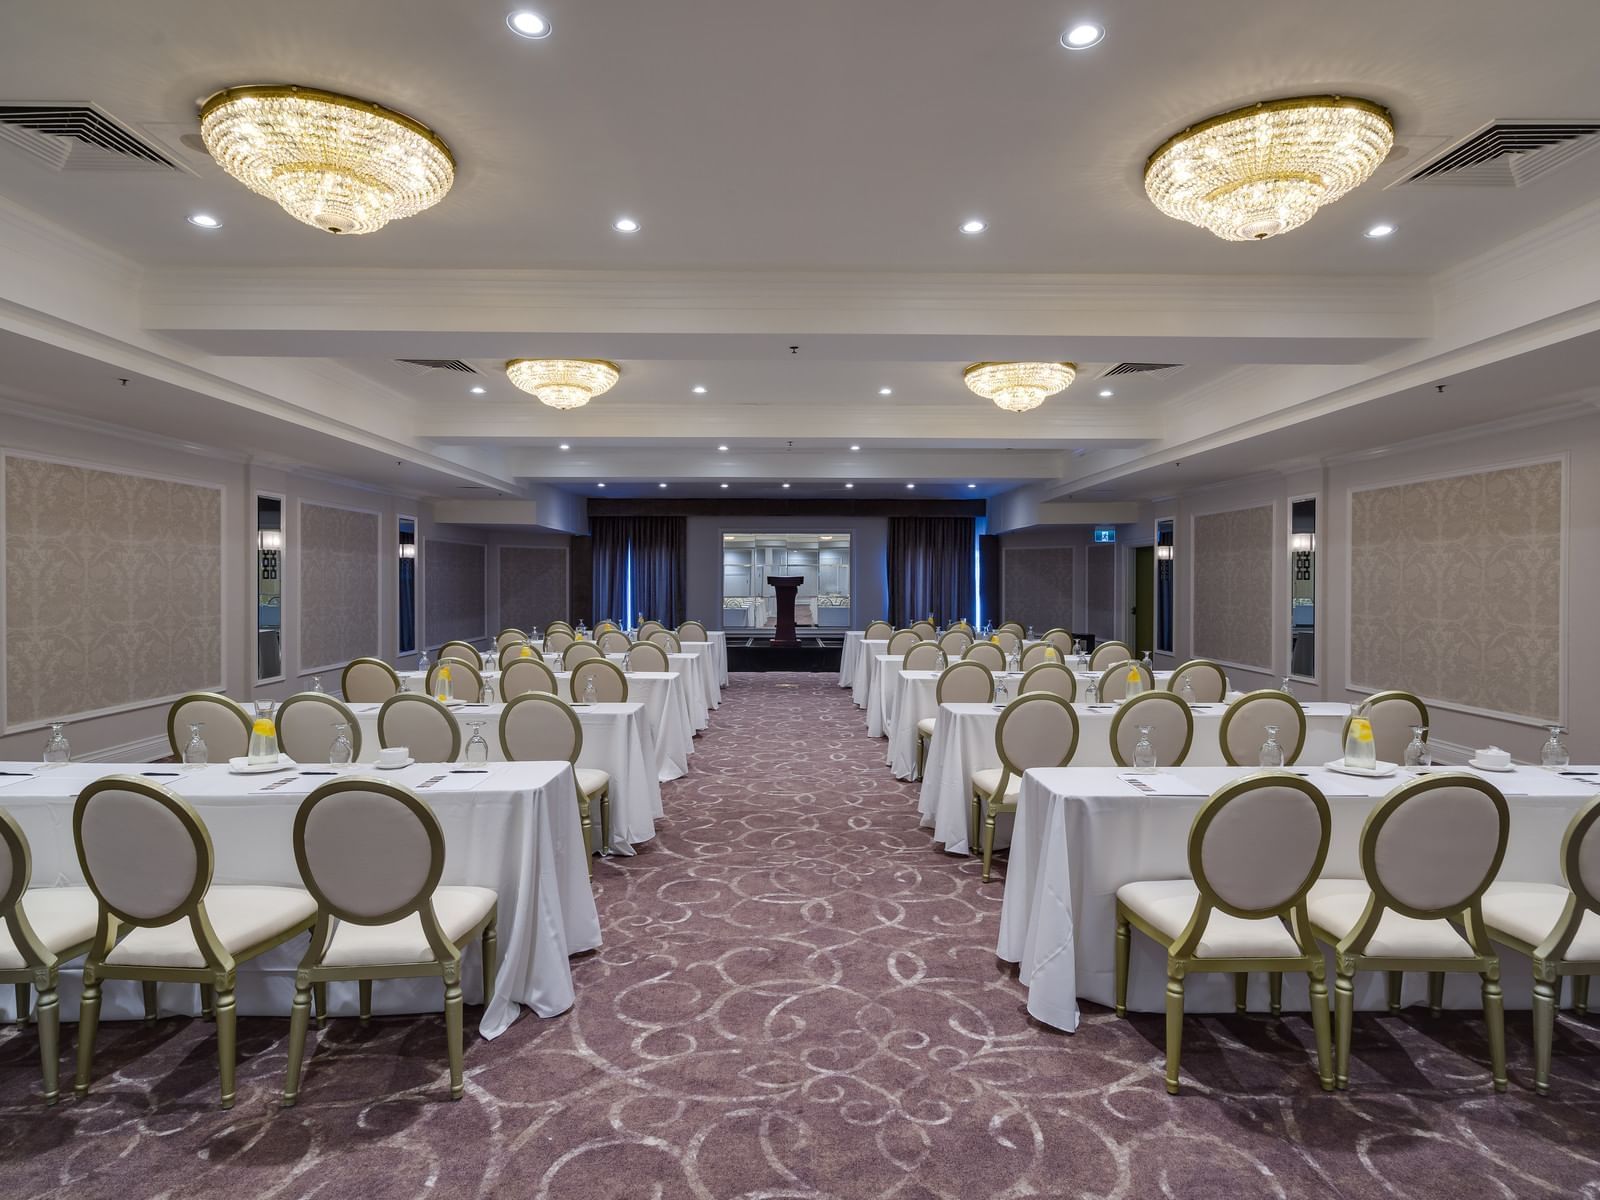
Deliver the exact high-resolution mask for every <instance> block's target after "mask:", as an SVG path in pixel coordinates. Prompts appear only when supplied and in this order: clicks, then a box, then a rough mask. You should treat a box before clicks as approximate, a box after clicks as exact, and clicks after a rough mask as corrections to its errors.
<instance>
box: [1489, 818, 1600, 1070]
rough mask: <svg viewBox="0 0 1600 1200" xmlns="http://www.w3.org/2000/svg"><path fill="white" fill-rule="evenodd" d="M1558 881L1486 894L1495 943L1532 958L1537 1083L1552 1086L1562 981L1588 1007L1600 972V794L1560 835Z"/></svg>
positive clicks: (1581, 1007) (1505, 886)
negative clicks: (1593, 982) (1552, 1055)
mask: <svg viewBox="0 0 1600 1200" xmlns="http://www.w3.org/2000/svg"><path fill="white" fill-rule="evenodd" d="M1561 877H1562V878H1563V879H1564V880H1566V885H1565V886H1562V885H1561V884H1558V883H1516V882H1511V881H1506V882H1497V883H1492V884H1490V885H1489V890H1488V891H1487V892H1485V893H1484V894H1483V922H1484V925H1485V926H1486V927H1487V928H1488V930H1489V937H1490V939H1491V940H1493V941H1496V942H1499V943H1500V944H1501V945H1503V946H1510V947H1511V948H1512V949H1513V950H1515V951H1517V952H1518V953H1519V954H1525V955H1527V956H1528V957H1529V958H1530V959H1532V960H1533V1086H1534V1090H1535V1091H1537V1092H1538V1093H1539V1094H1540V1095H1541V1096H1543V1095H1546V1094H1547V1093H1548V1092H1549V1091H1550V1052H1551V1043H1552V1042H1553V1041H1554V1039H1555V1022H1556V1009H1557V1008H1558V1007H1560V1004H1561V978H1562V976H1564V975H1570V976H1571V977H1572V1007H1573V1009H1574V1010H1575V1011H1576V1012H1577V1014H1578V1015H1579V1016H1584V1015H1586V1014H1587V1013H1588V1011H1589V977H1590V976H1591V975H1600V796H1596V797H1595V798H1594V799H1592V800H1590V801H1589V802H1588V803H1586V804H1585V805H1584V806H1583V807H1582V808H1580V809H1579V810H1578V811H1577V812H1576V813H1575V814H1574V815H1573V818H1572V820H1571V821H1570V822H1568V824H1567V831H1566V833H1565V834H1564V835H1563V836H1562V839H1561Z"/></svg>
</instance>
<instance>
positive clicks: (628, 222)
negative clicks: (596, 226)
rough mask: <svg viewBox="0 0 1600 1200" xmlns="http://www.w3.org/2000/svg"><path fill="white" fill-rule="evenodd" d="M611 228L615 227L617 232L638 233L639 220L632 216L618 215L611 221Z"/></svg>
mask: <svg viewBox="0 0 1600 1200" xmlns="http://www.w3.org/2000/svg"><path fill="white" fill-rule="evenodd" d="M611 228H613V229H615V230H616V231H617V232H618V233H638V232H639V222H637V221H635V220H634V219H633V218H632V217H618V218H617V219H616V220H615V221H613V222H611Z"/></svg>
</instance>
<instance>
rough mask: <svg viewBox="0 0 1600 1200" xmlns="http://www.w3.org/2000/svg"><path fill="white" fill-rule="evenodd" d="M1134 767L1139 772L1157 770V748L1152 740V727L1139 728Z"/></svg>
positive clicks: (1143, 726)
mask: <svg viewBox="0 0 1600 1200" xmlns="http://www.w3.org/2000/svg"><path fill="white" fill-rule="evenodd" d="M1133 766H1134V769H1135V770H1138V771H1154V770H1155V769H1156V748H1155V744H1154V743H1153V742H1151V740H1150V726H1148V725H1141V726H1139V740H1138V741H1137V742H1135V743H1134V744H1133Z"/></svg>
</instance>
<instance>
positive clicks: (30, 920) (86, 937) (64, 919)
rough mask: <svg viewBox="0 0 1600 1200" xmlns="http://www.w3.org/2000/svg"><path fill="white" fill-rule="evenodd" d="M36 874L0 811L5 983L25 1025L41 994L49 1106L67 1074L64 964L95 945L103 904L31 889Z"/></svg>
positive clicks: (0, 951)
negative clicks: (60, 979)
mask: <svg viewBox="0 0 1600 1200" xmlns="http://www.w3.org/2000/svg"><path fill="white" fill-rule="evenodd" d="M32 875H33V855H32V852H31V850H30V848H29V846H28V839H27V836H26V835H25V834H24V833H23V832H22V826H21V825H19V824H18V823H17V819H16V818H15V817H13V816H12V815H11V814H10V813H8V812H7V811H6V810H5V809H3V808H0V983H9V984H11V985H12V986H13V987H14V988H15V989H16V997H17V1024H19V1025H26V1024H27V1023H28V1001H29V988H30V987H31V988H32V989H33V991H34V992H35V993H36V994H37V995H38V1000H39V1003H38V1007H37V1008H36V1009H35V1010H34V1019H35V1021H36V1022H37V1023H38V1026H39V1062H40V1066H41V1074H42V1076H43V1079H44V1102H45V1103H46V1104H54V1103H55V1102H56V1100H57V1099H58V1098H59V1096H60V1084H59V1079H60V1070H61V1006H60V1004H59V1002H58V1001H57V999H56V974H57V970H58V968H59V967H60V966H61V964H62V963H64V962H70V961H71V960H72V959H75V958H80V957H82V956H83V955H85V954H87V953H88V952H89V949H90V947H91V946H93V945H94V935H95V928H96V926H97V925H98V923H99V919H100V903H99V901H97V900H96V899H95V897H94V893H93V892H92V891H90V890H89V889H88V888H86V887H42V888H34V887H29V884H30V883H31V882H32ZM113 932H114V931H113ZM147 997H148V993H147ZM145 1015H146V1016H147V1017H153V1016H154V1015H155V1014H154V1013H153V1012H146V1014H145Z"/></svg>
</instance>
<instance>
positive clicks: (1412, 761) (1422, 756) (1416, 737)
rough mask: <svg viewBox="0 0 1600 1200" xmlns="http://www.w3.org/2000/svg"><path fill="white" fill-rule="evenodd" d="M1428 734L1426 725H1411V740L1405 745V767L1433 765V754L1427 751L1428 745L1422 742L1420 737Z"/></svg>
mask: <svg viewBox="0 0 1600 1200" xmlns="http://www.w3.org/2000/svg"><path fill="white" fill-rule="evenodd" d="M1427 732H1428V727H1427V726H1426V725H1413V726H1412V727H1411V740H1410V741H1409V742H1407V743H1406V766H1408V767H1426V766H1431V765H1432V763H1433V752H1432V751H1431V750H1429V749H1428V743H1427V742H1425V741H1423V740H1422V735H1423V734H1425V733H1427Z"/></svg>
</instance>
